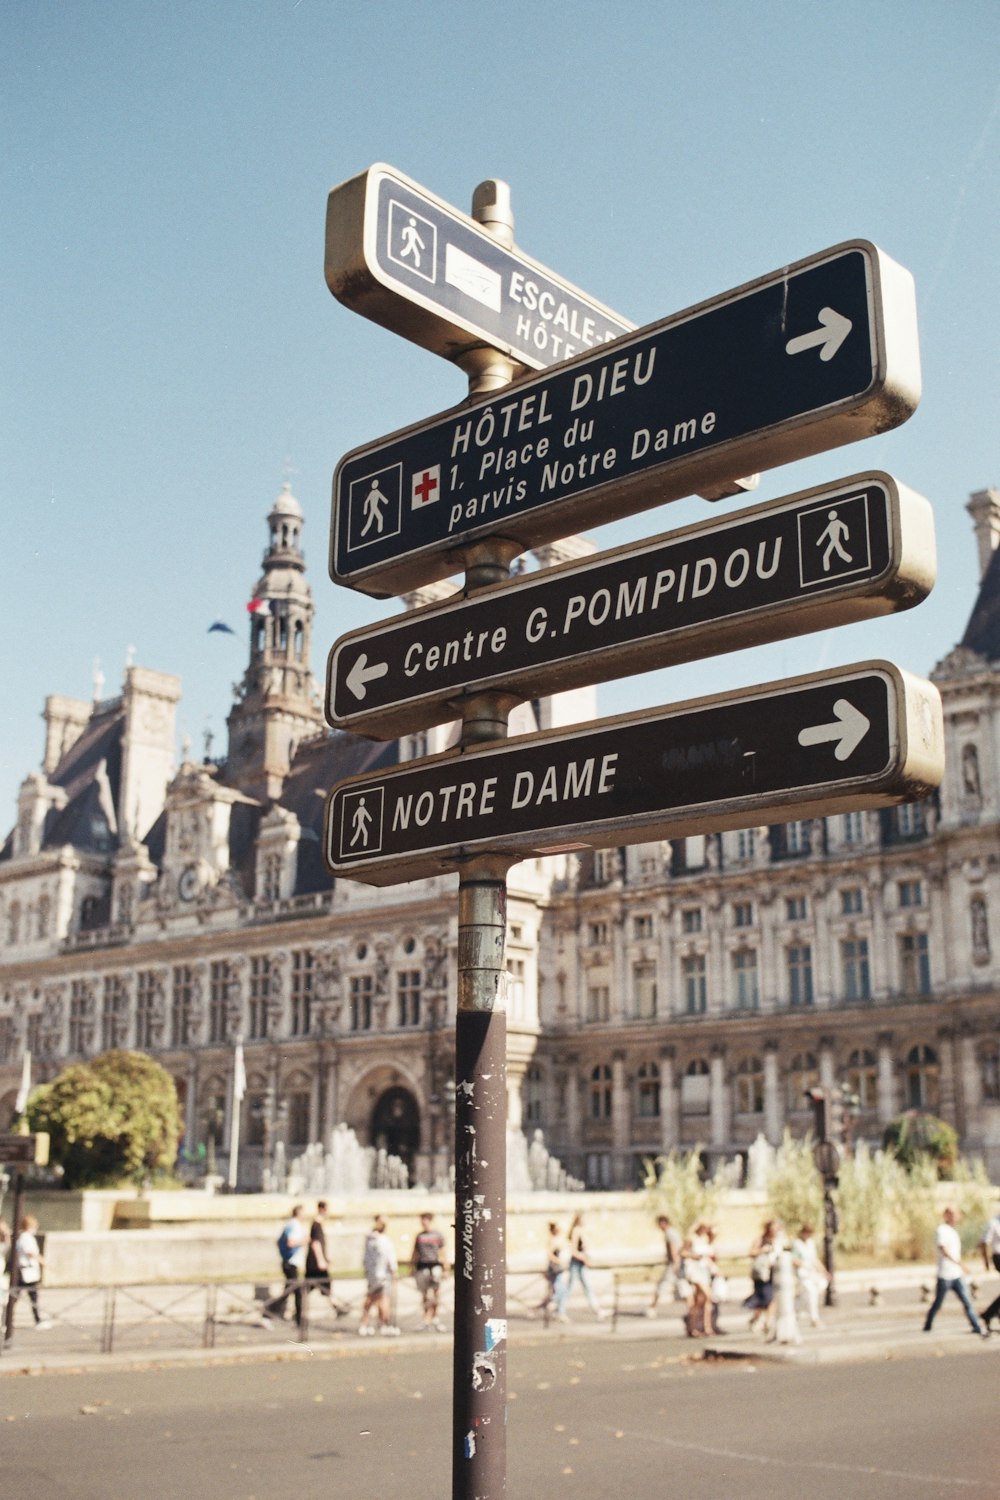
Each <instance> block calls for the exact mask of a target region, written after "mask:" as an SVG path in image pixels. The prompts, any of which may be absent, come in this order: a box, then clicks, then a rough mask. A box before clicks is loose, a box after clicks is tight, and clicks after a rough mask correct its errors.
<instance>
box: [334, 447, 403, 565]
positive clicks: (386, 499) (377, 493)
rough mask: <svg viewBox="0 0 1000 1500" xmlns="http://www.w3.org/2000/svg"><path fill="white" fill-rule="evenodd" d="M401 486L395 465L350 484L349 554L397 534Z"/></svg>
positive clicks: (400, 517)
mask: <svg viewBox="0 0 1000 1500" xmlns="http://www.w3.org/2000/svg"><path fill="white" fill-rule="evenodd" d="M402 483H403V478H402V471H401V469H400V467H399V465H398V464H393V465H392V466H391V467H390V468H387V469H380V470H378V471H377V472H376V473H373V474H366V475H365V476H364V478H363V479H357V480H355V481H354V482H353V483H352V484H351V488H350V498H349V502H348V511H349V514H348V543H347V545H348V548H349V549H350V550H351V551H353V550H355V549H356V548H361V547H370V546H371V545H372V544H373V543H375V542H379V541H382V540H383V539H384V538H386V537H391V536H395V535H396V534H397V533H398V532H399V529H400V526H401V525H402V509H403V507H402V495H401V489H402Z"/></svg>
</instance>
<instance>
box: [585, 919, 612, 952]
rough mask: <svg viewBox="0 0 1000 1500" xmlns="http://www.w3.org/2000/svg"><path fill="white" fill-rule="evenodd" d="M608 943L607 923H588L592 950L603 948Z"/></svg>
mask: <svg viewBox="0 0 1000 1500" xmlns="http://www.w3.org/2000/svg"><path fill="white" fill-rule="evenodd" d="M607 941H608V924H607V922H588V923H587V942H588V943H589V944H590V946H591V947H592V948H603V947H604V946H605V944H606V943H607Z"/></svg>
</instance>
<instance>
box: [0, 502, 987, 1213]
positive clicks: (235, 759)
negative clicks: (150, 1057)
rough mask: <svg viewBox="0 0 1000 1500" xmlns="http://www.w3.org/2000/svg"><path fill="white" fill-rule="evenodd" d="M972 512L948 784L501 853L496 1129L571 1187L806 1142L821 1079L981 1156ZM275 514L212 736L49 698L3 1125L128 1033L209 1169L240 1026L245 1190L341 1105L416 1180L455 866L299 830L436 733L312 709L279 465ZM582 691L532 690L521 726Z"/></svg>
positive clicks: (432, 743)
mask: <svg viewBox="0 0 1000 1500" xmlns="http://www.w3.org/2000/svg"><path fill="white" fill-rule="evenodd" d="M969 510H970V513H971V515H972V518H973V524H974V528H975V535H976V539H977V544H978V551H979V564H980V584H979V591H978V595H977V597H976V599H975V602H974V606H973V608H972V612H971V614H970V618H969V623H968V626H967V629H966V631H965V634H964V636H963V639H962V641H961V643H960V644H959V645H958V646H956V647H955V649H954V650H951V651H950V652H949V653H948V654H947V655H945V656H944V657H943V659H942V660H941V661H940V662H939V664H938V665H937V667H936V668H935V669H934V671H933V673H932V674H931V675H932V677H933V679H934V681H935V682H936V683H937V685H938V688H939V689H940V691H941V694H942V699H943V702H944V713H945V724H946V737H947V768H946V774H945V781H944V784H943V786H942V788H941V790H940V792H939V794H938V795H936V796H935V797H934V798H932V799H929V800H928V801H927V802H925V803H920V804H907V805H904V806H901V807H898V808H894V809H891V810H887V811H883V812H865V813H850V814H838V815H836V816H831V817H828V818H814V819H810V820H807V821H802V822H797V823H789V824H782V825H775V826H770V827H766V826H765V827H761V828H757V829H744V830H741V831H739V832H733V833H725V834H721V835H712V836H709V837H693V838H686V839H682V840H678V841H676V842H675V843H673V844H669V843H661V844H644V845H634V846H631V847H629V848H627V849H622V850H611V851H595V852H592V853H588V854H583V855H570V856H564V857H562V858H561V859H547V860H533V861H526V862H525V863H523V864H521V865H518V866H515V867H514V869H513V870H512V872H511V877H510V902H509V925H508V945H507V967H508V1002H507V1003H508V1027H509V1112H510V1119H511V1123H512V1124H514V1125H515V1126H517V1125H521V1126H522V1127H523V1128H524V1129H526V1130H528V1131H529V1132H530V1131H531V1130H533V1129H536V1128H541V1129H542V1130H543V1131H544V1133H545V1138H546V1142H547V1144H548V1145H549V1147H550V1149H551V1150H553V1151H554V1152H555V1153H556V1154H557V1155H558V1156H559V1157H560V1158H561V1160H562V1161H563V1163H564V1165H565V1166H566V1167H568V1169H569V1170H570V1171H572V1172H574V1173H575V1174H576V1175H578V1176H580V1177H582V1178H583V1179H584V1180H585V1181H587V1182H588V1183H589V1184H590V1185H592V1186H609V1187H618V1186H627V1185H629V1184H631V1183H633V1182H634V1181H635V1180H636V1177H637V1173H638V1172H639V1171H640V1170H641V1165H642V1161H643V1159H644V1158H647V1157H649V1156H651V1155H654V1154H656V1153H657V1152H659V1151H663V1150H665V1149H669V1148H670V1147H672V1146H676V1145H680V1146H694V1145H698V1146H700V1147H701V1148H702V1149H704V1150H705V1152H706V1153H707V1155H708V1156H710V1157H712V1158H721V1157H731V1156H733V1155H734V1154H737V1153H740V1152H745V1151H746V1150H747V1149H748V1147H749V1146H750V1144H751V1143H752V1142H753V1141H754V1139H756V1137H757V1136H758V1135H760V1134H763V1135H764V1136H766V1137H767V1138H768V1139H769V1140H771V1141H772V1142H777V1141H778V1140H780V1138H781V1134H782V1132H783V1130H784V1129H785V1128H786V1127H787V1128H790V1129H791V1130H792V1131H793V1133H797V1134H803V1133H805V1131H806V1130H807V1129H808V1128H809V1125H810V1123H811V1117H810V1115H809V1113H808V1111H807V1108H806V1101H805V1090H806V1088H807V1087H808V1086H810V1085H811V1084H813V1083H815V1082H822V1083H825V1084H833V1083H845V1084H848V1085H849V1087H850V1088H851V1090H852V1092H854V1093H855V1094H857V1096H858V1098H859V1101H860V1111H859V1115H858V1119H857V1121H856V1124H855V1131H856V1134H857V1135H859V1136H860V1137H863V1138H866V1139H869V1140H871V1141H877V1140H878V1139H879V1138H880V1135H881V1132H882V1130H883V1128H884V1126H885V1124H886V1123H887V1122H888V1121H889V1120H890V1119H891V1118H892V1117H893V1116H894V1115H895V1114H897V1113H898V1112H899V1111H900V1110H902V1109H904V1108H906V1107H909V1106H916V1105H919V1106H924V1107H928V1108H930V1109H933V1110H934V1111H935V1112H937V1113H940V1114H941V1115H943V1116H944V1117H945V1118H946V1119H949V1120H951V1121H952V1122H953V1123H954V1124H955V1125H956V1126H957V1128H958V1130H959V1132H960V1134H961V1136H962V1139H963V1142H964V1145H965V1147H966V1149H967V1150H969V1151H971V1152H974V1153H977V1154H980V1155H982V1156H984V1157H985V1158H986V1160H987V1163H988V1165H989V1166H990V1168H991V1170H992V1171H993V1172H994V1174H996V1173H997V1172H1000V842H998V833H1000V550H998V542H1000V494H998V493H997V492H995V491H993V490H986V491H982V492H980V493H979V494H977V495H974V496H973V497H972V500H971V502H970V505H969ZM268 524H269V546H268V550H267V552H266V554H265V558H264V565H263V571H262V574H261V577H260V578H259V580H258V582H257V584H256V586H255V588H254V595H253V602H254V606H255V608H254V612H253V614H252V615H251V626H250V647H249V660H248V665H247V670H246V672H245V674H244V677H243V681H242V683H241V685H240V689H239V692H238V695H237V700H236V702H235V703H234V705H233V707H232V710H231V712H230V715H229V720H228V725H229V743H228V748H227V754H226V755H225V757H223V758H222V759H221V760H219V761H218V762H214V761H207V760H203V761H196V760H193V759H191V757H190V754H189V752H185V753H184V754H183V756H182V760H181V764H180V765H179V766H175V763H174V715H175V710H176V704H177V701H178V698H179V694H180V684H179V683H178V681H177V679H176V678H173V677H169V676H166V675H164V674H160V673H154V672H150V671H148V670H145V669H142V668H140V667H136V666H129V667H128V668H127V669H126V673H125V681H124V684H123V690H122V693H121V695H120V696H119V697H117V698H114V699H111V700H106V701H98V702H94V703H91V704H88V703H84V702H80V701H77V700H72V699H66V698H57V697H50V698H49V699H47V700H46V705H45V715H44V717H45V746H44V754H43V760H42V766H41V770H40V771H39V772H34V773H31V774H30V775H28V776H27V777H26V779H25V781H24V783H23V784H22V787H21V792H20V796H19V799H18V808H17V822H16V825H15V827H14V829H13V831H12V833H11V834H10V836H9V838H8V839H7V841H6V843H5V845H4V847H3V850H2V853H0V1116H5V1115H6V1114H7V1113H9V1111H10V1108H11V1107H12V1104H13V1099H14V1095H15V1093H16V1089H17V1083H18V1080H19V1078H20V1073H21V1060H22V1057H23V1054H24V1051H25V1050H26V1049H27V1050H29V1051H30V1052H31V1056H32V1067H33V1076H34V1078H35V1079H36V1080H40V1079H42V1078H45V1077H49V1076H52V1075H53V1074H54V1073H55V1072H56V1071H58V1069H59V1067H60V1066H62V1065H63V1064H64V1063H65V1062H67V1061H69V1060H72V1059H78V1058H81V1057H86V1056H88V1055H92V1054H93V1053H95V1052H97V1051H101V1050H104V1049H105V1048H107V1047H111V1046H122V1045H126V1046H136V1047H140V1048H143V1049H145V1050H148V1051H149V1052H151V1053H153V1054H154V1055H156V1056H157V1057H158V1058H159V1059H160V1060H161V1061H162V1062H163V1063H164V1064H165V1065H166V1066H167V1067H168V1068H169V1070H170V1071H171V1073H172V1074H173V1076H174V1078H175V1080H176V1082H177V1087H178V1091H179V1094H180V1097H181V1100H182V1102H183V1106H184V1111H185V1121H186V1142H187V1145H188V1147H189V1148H194V1147H196V1146H197V1145H198V1144H205V1143H206V1142H207V1141H209V1139H211V1140H212V1142H213V1144H214V1146H215V1148H216V1149H217V1151H218V1155H219V1158H220V1162H221V1163H223V1164H224V1161H225V1154H226V1147H227V1143H228V1141H229V1122H230V1112H231V1110H232V1078H233V1053H234V1045H235V1041H236V1039H237V1037H242V1040H243V1043H244V1049H245V1055H246V1069H247V1078H248V1091H247V1097H246V1098H245V1099H244V1101H243V1107H242V1110H241V1135H242V1146H241V1152H240V1178H241V1181H242V1182H243V1183H245V1184H246V1185H248V1186H250V1185H256V1184H257V1183H259V1181H260V1177H261V1171H262V1167H263V1164H264V1162H265V1160H266V1159H267V1157H268V1156H269V1154H270V1152H271V1151H272V1149H273V1147H274V1145H275V1143H276V1142H277V1141H278V1140H279V1139H280V1140H281V1141H282V1142H283V1143H284V1145H285V1149H286V1152H287V1153H289V1154H294V1153H295V1152H296V1151H297V1150H299V1149H301V1148H302V1147H303V1146H304V1145H305V1144H306V1143H307V1142H310V1141H313V1140H317V1139H326V1138H328V1136H329V1132H330V1130H331V1129H332V1127H333V1126H334V1125H336V1124H337V1123H339V1122H341V1121H345V1122H346V1123H347V1124H349V1125H350V1126H351V1127H352V1128H353V1129H354V1130H355V1131H356V1133H357V1135H358V1137H359V1139H360V1140H361V1141H362V1143H365V1144H368V1143H372V1144H376V1145H385V1146H386V1147H387V1148H388V1149H390V1150H393V1151H395V1152H397V1153H399V1154H401V1155H403V1156H404V1157H405V1159H406V1160H407V1161H408V1162H409V1163H410V1166H411V1171H412V1173H413V1175H414V1176H415V1177H416V1178H417V1179H418V1180H422V1181H427V1182H431V1181H434V1180H435V1179H437V1178H439V1177H440V1176H441V1175H442V1174H443V1172H444V1171H445V1169H446V1165H447V1161H448V1159H449V1154H450V1145H451V1143H450V1133H449V1132H450V1113H451V1111H450V1102H451V1096H450V1093H449V1088H450V1086H451V1078H452V1046H453V1015H454V1004H455V979H454V974H455V946H456V916H455V906H456V902H455V881H454V879H453V878H452V877H442V878H439V879H434V880H425V881H417V882H412V883H410V884H408V885H402V886H397V887H393V888H391V889H388V890H381V891H373V890H371V889H370V888H368V887H365V886H362V885H356V884H352V883H350V882H338V883H336V884H335V885H333V884H331V881H330V879H329V877H328V876H327V875H326V874H325V872H324V869H323V865H322V859H321V854H320V849H321V828H322V809H323V800H324V795H325V792H326V791H327V790H328V789H329V788H330V786H332V785H333V783H334V782H335V781H336V780H338V779H339V778H340V777H342V776H344V775H347V774H351V773H353V772H355V771H361V770H367V769H370V768H373V767H375V766H378V765H381V764H388V763H390V762H393V761H395V760H396V759H397V758H407V757H409V756H410V755H413V754H417V753H425V752H426V751H434V750H436V749H439V748H442V747H443V746H444V745H445V744H446V743H448V740H449V737H450V735H451V734H452V732H453V731H452V730H450V729H449V728H448V727H443V728H442V729H440V730H433V731H430V732H429V733H428V734H426V735H421V736H415V737H413V739H412V740H406V741H402V742H400V743H399V744H393V745H381V744H376V743H374V742H372V741H369V740H364V739H360V738H358V737H356V736H351V735H346V734H339V733H332V734H331V733H330V732H329V731H328V730H327V729H326V728H325V727H324V724H323V718H322V712H321V709H320V706H319V699H318V693H317V690H316V686H315V682H314V680H313V677H312V673H311V668H310V646H311V640H310V637H311V626H312V598H311V593H310V590H309V585H308V582H307V580H306V576H305V565H304V559H303V554H302V551H301V545H300V541H301V538H300V533H301V526H302V513H301V510H300V509H299V506H298V504H297V502H296V501H295V499H294V497H292V496H291V494H290V493H289V492H288V490H287V487H286V490H285V491H284V492H283V494H282V495H281V496H280V497H279V499H278V501H277V502H276V503H275V506H274V507H273V509H272V511H271V514H270V516H269V517H268ZM566 546H567V547H568V548H570V552H573V551H574V550H576V551H578V550H579V547H580V541H579V539H570V541H569V542H567V544H566ZM560 555H561V553H560V551H559V549H558V548H555V549H547V551H546V553H545V554H544V555H543V556H541V557H540V558H539V561H541V562H542V563H543V564H544V563H548V562H551V561H554V560H557V559H558V558H559V556H560ZM567 555H570V554H569V553H568V554H567ZM409 602H410V603H419V602H421V600H420V599H417V598H414V599H411V600H410V601H409ZM592 703H593V699H592V695H590V694H589V693H580V694H575V695H567V697H566V699H565V700H563V699H552V700H547V701H546V702H543V703H540V704H534V705H531V706H530V707H529V706H527V705H525V706H524V707H523V708H522V709H521V710H520V711H519V718H518V723H517V725H516V726H515V727H516V728H518V729H520V730H522V731H523V730H526V729H530V728H532V727H534V726H535V725H536V724H541V725H542V726H543V727H549V726H550V725H553V724H558V723H566V722H572V721H574V720H577V721H578V720H582V719H585V718H587V717H590V716H591V715H592V711H593V708H592Z"/></svg>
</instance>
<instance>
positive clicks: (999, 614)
mask: <svg viewBox="0 0 1000 1500" xmlns="http://www.w3.org/2000/svg"><path fill="white" fill-rule="evenodd" d="M962 645H963V646H967V647H968V648H969V650H970V651H975V652H976V653H977V654H978V655H979V656H982V657H983V658H984V659H985V660H986V661H991V662H992V661H1000V548H998V549H997V550H996V551H995V552H994V553H993V556H992V557H991V558H990V561H989V564H988V566H987V568H986V572H985V573H984V574H983V578H982V582H981V583H980V585H979V593H978V595H977V596H976V602H975V604H974V605H973V607H972V613H971V615H970V616H969V623H968V625H966V627H965V634H964V635H963V637H962Z"/></svg>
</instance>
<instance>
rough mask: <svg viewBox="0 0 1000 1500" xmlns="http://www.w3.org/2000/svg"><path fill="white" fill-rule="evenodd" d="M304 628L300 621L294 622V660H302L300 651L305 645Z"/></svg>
mask: <svg viewBox="0 0 1000 1500" xmlns="http://www.w3.org/2000/svg"><path fill="white" fill-rule="evenodd" d="M305 634H306V633H305V626H304V625H303V624H302V621H301V620H296V621H295V648H294V649H295V660H296V661H301V660H302V651H303V648H304V644H305Z"/></svg>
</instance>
